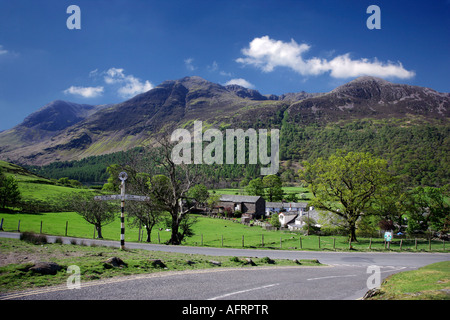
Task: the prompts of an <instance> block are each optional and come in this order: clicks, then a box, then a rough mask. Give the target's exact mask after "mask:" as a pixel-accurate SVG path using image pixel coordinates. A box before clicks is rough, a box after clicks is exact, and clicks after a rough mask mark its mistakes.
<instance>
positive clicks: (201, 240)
mask: <svg viewBox="0 0 450 320" xmlns="http://www.w3.org/2000/svg"><path fill="white" fill-rule="evenodd" d="M200 236H201V244H200V245H201V246H203V233H202V234H201V235H200Z"/></svg>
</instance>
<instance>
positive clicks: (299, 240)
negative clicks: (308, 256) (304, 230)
mask: <svg viewBox="0 0 450 320" xmlns="http://www.w3.org/2000/svg"><path fill="white" fill-rule="evenodd" d="M298 242H299V245H300V249H303V246H302V237H299V238H298Z"/></svg>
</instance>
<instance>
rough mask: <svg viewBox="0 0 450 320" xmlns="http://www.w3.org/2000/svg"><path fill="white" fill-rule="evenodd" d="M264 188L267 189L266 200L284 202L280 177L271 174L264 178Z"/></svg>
mask: <svg viewBox="0 0 450 320" xmlns="http://www.w3.org/2000/svg"><path fill="white" fill-rule="evenodd" d="M262 181H263V186H264V188H265V193H266V199H267V200H268V201H281V200H283V194H284V192H283V188H282V181H281V179H280V177H279V176H277V175H274V174H270V175H267V176H264V178H263V180H262Z"/></svg>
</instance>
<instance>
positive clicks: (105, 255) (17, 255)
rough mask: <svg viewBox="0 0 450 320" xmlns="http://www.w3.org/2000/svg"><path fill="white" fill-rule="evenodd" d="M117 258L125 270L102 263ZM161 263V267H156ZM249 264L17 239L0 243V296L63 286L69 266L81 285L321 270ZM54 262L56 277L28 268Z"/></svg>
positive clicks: (278, 261) (271, 263)
mask: <svg viewBox="0 0 450 320" xmlns="http://www.w3.org/2000/svg"><path fill="white" fill-rule="evenodd" d="M112 257H118V258H120V259H121V260H122V261H123V262H125V264H126V265H125V266H122V267H111V265H109V264H107V263H106V262H105V261H106V260H108V259H109V258H112ZM155 259H157V260H161V261H162V263H163V265H164V266H161V265H160V264H158V263H155ZM251 260H252V263H249V261H247V260H246V259H245V258H243V257H226V256H206V255H199V254H181V253H169V252H159V251H147V250H135V249H129V250H120V249H118V248H111V247H101V246H90V247H88V246H82V245H71V244H67V245H66V244H58V243H54V244H41V245H39V244H37V245H36V244H32V243H29V242H26V241H22V240H17V239H1V240H0V293H6V292H11V291H19V290H25V289H32V288H39V287H45V286H50V285H58V284H65V283H66V282H67V279H68V277H69V276H70V275H71V274H72V273H67V268H68V267H69V266H70V265H76V266H78V267H79V268H80V273H81V274H80V276H81V279H80V280H81V283H83V282H85V281H91V280H97V279H105V278H111V277H115V276H128V275H135V274H144V273H153V272H164V271H183V270H193V269H206V268H222V267H243V268H244V267H249V268H251V267H255V266H320V265H321V264H320V263H319V261H317V260H298V261H292V260H288V259H276V260H273V259H269V258H267V257H265V258H251ZM38 261H45V262H55V263H57V264H59V265H60V266H61V270H60V271H58V272H57V273H56V274H55V275H41V274H38V273H34V272H33V271H31V270H30V267H31V266H32V265H33V264H34V262H38Z"/></svg>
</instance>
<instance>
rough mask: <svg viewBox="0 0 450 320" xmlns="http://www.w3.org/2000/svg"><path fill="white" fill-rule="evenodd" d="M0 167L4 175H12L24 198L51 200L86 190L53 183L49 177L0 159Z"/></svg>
mask: <svg viewBox="0 0 450 320" xmlns="http://www.w3.org/2000/svg"><path fill="white" fill-rule="evenodd" d="M0 167H2V168H3V170H4V171H5V174H6V176H10V175H12V176H14V177H15V179H16V180H17V182H18V185H19V191H20V194H21V196H22V198H23V199H25V200H31V199H34V200H52V199H58V198H59V197H61V196H64V195H67V194H70V193H73V192H81V191H86V189H77V188H70V187H65V186H60V185H56V184H54V182H52V181H51V180H49V179H46V178H43V177H39V176H37V175H35V174H33V173H31V172H29V171H27V170H25V169H24V168H22V167H20V166H17V165H14V164H11V163H8V162H5V161H1V160H0Z"/></svg>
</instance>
